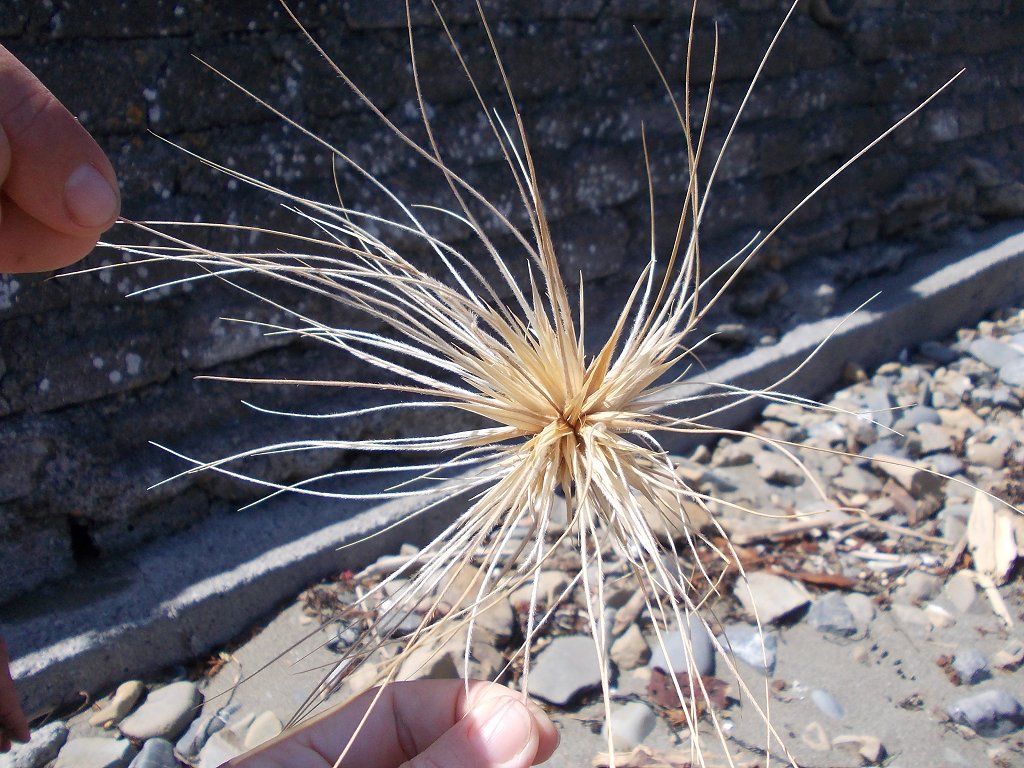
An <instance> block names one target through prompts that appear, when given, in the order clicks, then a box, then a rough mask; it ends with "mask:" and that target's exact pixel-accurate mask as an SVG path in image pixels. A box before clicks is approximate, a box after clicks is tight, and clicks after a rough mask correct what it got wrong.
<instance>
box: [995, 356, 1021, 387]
mask: <svg viewBox="0 0 1024 768" xmlns="http://www.w3.org/2000/svg"><path fill="white" fill-rule="evenodd" d="M999 378H1000V379H1001V380H1002V381H1003V383H1005V384H1009V385H1010V386H1011V387H1018V388H1020V389H1024V359H1018V360H1014V361H1012V362H1010V363H1007V364H1006V365H1004V366H1003V367H1001V368H1000V369H999Z"/></svg>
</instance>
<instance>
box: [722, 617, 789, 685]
mask: <svg viewBox="0 0 1024 768" xmlns="http://www.w3.org/2000/svg"><path fill="white" fill-rule="evenodd" d="M722 644H723V645H724V646H725V649H726V650H727V651H731V652H732V653H733V654H734V655H735V656H736V658H737V659H739V660H740V661H742V662H743V663H744V664H746V665H748V666H750V667H753V668H754V669H756V670H757V671H758V672H761V673H763V674H766V675H774V674H775V662H776V659H777V653H778V647H779V638H778V636H777V635H776V634H774V633H771V632H760V631H758V629H757V627H756V626H752V625H750V624H730V625H729V626H727V627H726V628H725V636H724V638H723V641H722Z"/></svg>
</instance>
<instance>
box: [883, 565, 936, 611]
mask: <svg viewBox="0 0 1024 768" xmlns="http://www.w3.org/2000/svg"><path fill="white" fill-rule="evenodd" d="M941 588H942V580H941V579H940V578H939V577H938V576H933V575H932V574H930V573H924V572H923V571H913V572H911V573H909V574H907V576H906V579H905V580H904V584H903V586H902V587H900V588H899V589H898V590H896V594H895V595H894V598H898V599H899V600H900V601H901V602H904V603H910V604H911V605H920V604H921V603H923V602H925V601H927V600H930V599H931V598H933V597H935V595H937V594H938V592H939V590H940V589H941Z"/></svg>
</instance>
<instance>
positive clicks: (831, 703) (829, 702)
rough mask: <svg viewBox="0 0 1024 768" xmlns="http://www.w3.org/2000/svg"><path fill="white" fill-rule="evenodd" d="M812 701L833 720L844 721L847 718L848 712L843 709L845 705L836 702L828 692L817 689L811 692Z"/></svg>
mask: <svg viewBox="0 0 1024 768" xmlns="http://www.w3.org/2000/svg"><path fill="white" fill-rule="evenodd" d="M811 701H813V702H814V704H815V706H817V707H818V709H820V710H821V711H822V712H824V713H825V714H826V715H828V716H829V717H831V718H832V719H833V720H842V719H843V717H845V716H846V711H845V710H844V709H843V705H842V704H840V703H839V702H838V701H837V700H836V697H835V696H833V695H832V694H831V693H829V692H828V691H826V690H823V689H821V688H815V689H814V690H813V691H811Z"/></svg>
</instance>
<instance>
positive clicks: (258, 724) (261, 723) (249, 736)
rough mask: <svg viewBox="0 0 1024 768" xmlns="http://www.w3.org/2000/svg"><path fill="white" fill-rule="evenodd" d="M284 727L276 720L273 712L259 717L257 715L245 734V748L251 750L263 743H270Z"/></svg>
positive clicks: (264, 713) (267, 712)
mask: <svg viewBox="0 0 1024 768" xmlns="http://www.w3.org/2000/svg"><path fill="white" fill-rule="evenodd" d="M282 730H284V727H283V726H282V725H281V721H280V720H278V719H277V715H275V714H274V713H273V712H270V711H266V712H263V713H262V714H260V715H257V717H256V719H255V720H253V721H252V725H250V726H249V728H248V729H247V730H246V732H245V740H244V742H243V743H244V744H245V748H246V749H253V748H254V747H258V746H259V745H260V744H262V743H263V742H265V741H270V740H271V739H272V738H274V737H275V736H277V735H278V734H279V733H281V731H282Z"/></svg>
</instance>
